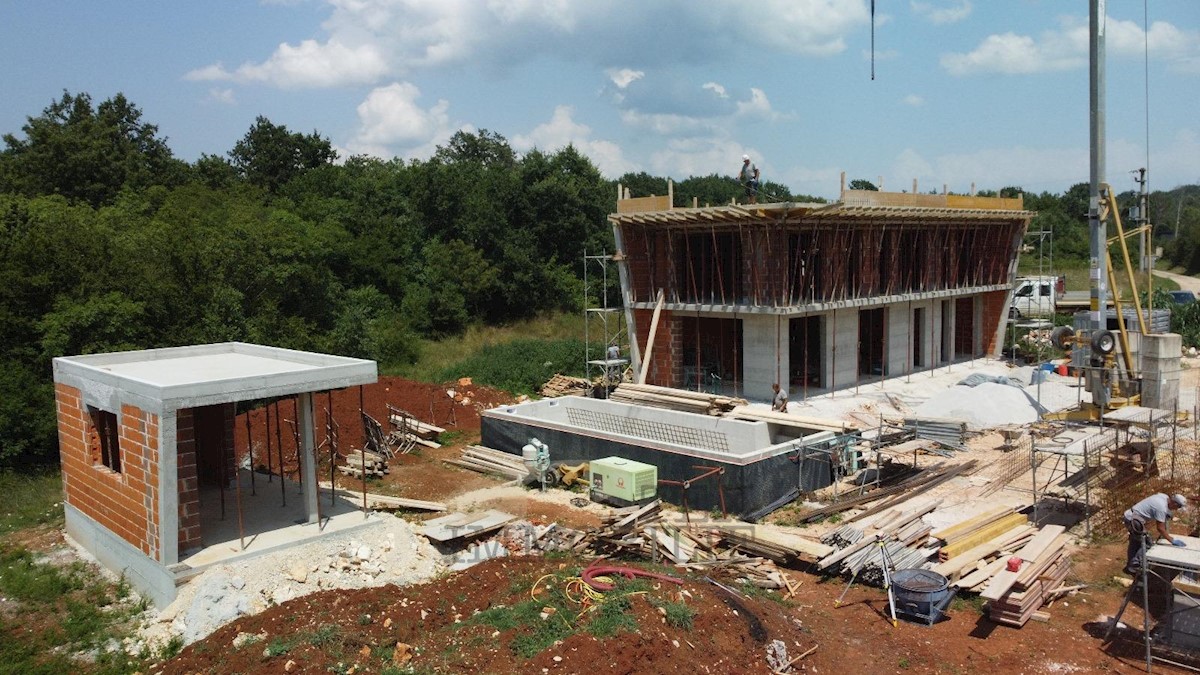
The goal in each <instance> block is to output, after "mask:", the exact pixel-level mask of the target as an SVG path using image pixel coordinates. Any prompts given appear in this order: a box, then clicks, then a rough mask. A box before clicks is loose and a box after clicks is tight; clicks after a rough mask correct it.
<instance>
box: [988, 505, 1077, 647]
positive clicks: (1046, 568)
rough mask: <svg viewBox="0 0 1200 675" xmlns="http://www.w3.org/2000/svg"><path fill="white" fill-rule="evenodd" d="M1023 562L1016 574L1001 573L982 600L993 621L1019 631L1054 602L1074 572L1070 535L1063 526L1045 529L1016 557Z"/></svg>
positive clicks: (1016, 554)
mask: <svg viewBox="0 0 1200 675" xmlns="http://www.w3.org/2000/svg"><path fill="white" fill-rule="evenodd" d="M1013 557H1015V558H1020V559H1021V564H1020V567H1019V568H1018V570H1017V571H1015V572H1010V571H1009V570H1008V569H1007V568H1005V569H1002V570H1001V571H999V572H997V573H996V574H995V575H994V576H993V577H992V578H991V579H990V580H989V581H988V583H987V586H986V587H984V589H983V592H981V593H980V597H983V598H985V599H987V600H988V601H989V602H988V616H989V618H991V620H992V621H995V622H997V623H1003V624H1007V625H1010V626H1017V627H1018V628H1019V627H1021V626H1024V625H1025V624H1026V623H1027V622H1028V621H1029V619H1030V618H1032V617H1033V615H1034V614H1035V613H1036V612H1038V611H1039V610H1040V609H1041V608H1042V606H1043V605H1045V604H1046V602H1048V601H1049V600H1051V599H1053V598H1054V597H1055V596H1056V595H1057V594H1058V593H1059V589H1060V588H1061V587H1062V584H1063V581H1065V580H1066V578H1067V574H1068V573H1069V572H1070V571H1071V559H1070V557H1069V555H1068V553H1067V535H1066V534H1064V533H1063V528H1062V526H1060V525H1048V526H1046V527H1044V528H1042V529H1041V531H1040V532H1038V533H1037V534H1036V535H1035V536H1034V537H1033V538H1032V539H1030V540H1029V543H1027V544H1025V545H1024V546H1023V547H1021V549H1020V550H1018V551H1017V552H1016V553H1015V554H1014V556H1013Z"/></svg>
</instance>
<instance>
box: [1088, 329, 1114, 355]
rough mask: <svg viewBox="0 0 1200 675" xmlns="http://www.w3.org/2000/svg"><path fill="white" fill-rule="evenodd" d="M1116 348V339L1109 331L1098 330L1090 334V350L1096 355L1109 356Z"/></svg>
mask: <svg viewBox="0 0 1200 675" xmlns="http://www.w3.org/2000/svg"><path fill="white" fill-rule="evenodd" d="M1116 348H1117V337H1116V336H1115V335H1113V332H1112V331H1111V330H1098V331H1096V332H1095V333H1092V350H1093V351H1095V352H1096V353H1098V354H1105V355H1107V354H1111V353H1112V351H1113V350H1114V349H1116Z"/></svg>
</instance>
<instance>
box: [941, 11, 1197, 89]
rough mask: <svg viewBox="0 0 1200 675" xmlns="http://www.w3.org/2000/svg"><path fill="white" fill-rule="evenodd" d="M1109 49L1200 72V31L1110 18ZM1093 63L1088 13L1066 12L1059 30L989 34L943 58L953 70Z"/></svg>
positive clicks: (1008, 70) (1016, 70)
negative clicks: (1147, 27)
mask: <svg viewBox="0 0 1200 675" xmlns="http://www.w3.org/2000/svg"><path fill="white" fill-rule="evenodd" d="M1105 31H1106V32H1105V50H1106V52H1107V54H1108V56H1109V57H1110V58H1111V57H1132V58H1140V57H1142V56H1143V55H1144V53H1145V51H1146V49H1147V48H1148V49H1149V53H1150V56H1151V58H1154V59H1161V60H1164V61H1166V62H1167V63H1168V64H1170V65H1171V67H1172V68H1173V69H1174V70H1177V71H1180V72H1187V73H1200V31H1183V30H1180V29H1179V28H1177V27H1175V26H1173V25H1171V24H1169V23H1166V22H1163V21H1156V22H1154V23H1152V24H1151V25H1150V30H1149V31H1143V30H1142V27H1141V26H1140V25H1138V24H1137V23H1136V22H1133V21H1121V20H1116V19H1112V18H1109V19H1108V21H1107V22H1106V23H1105ZM1087 62H1088V24H1087V19H1086V18H1080V17H1064V18H1063V19H1061V25H1060V27H1059V28H1058V29H1056V30H1048V31H1045V32H1043V33H1042V34H1041V35H1040V36H1038V37H1037V38H1036V39H1035V38H1033V37H1030V36H1028V35H1017V34H1016V33H1011V32H1010V33H1004V34H1000V35H989V36H988V37H986V38H984V40H983V42H981V43H980V44H979V46H978V47H976V48H975V49H973V50H972V51H970V52H967V53H965V54H963V53H950V54H943V55H942V57H941V64H942V67H943V68H945V69H946V71H947V72H949V73H950V74H951V75H960V76H961V75H974V74H980V73H1002V74H1006V75H1014V74H1028V73H1040V72H1050V71H1059V70H1068V69H1073V68H1082V67H1084V66H1086V65H1087Z"/></svg>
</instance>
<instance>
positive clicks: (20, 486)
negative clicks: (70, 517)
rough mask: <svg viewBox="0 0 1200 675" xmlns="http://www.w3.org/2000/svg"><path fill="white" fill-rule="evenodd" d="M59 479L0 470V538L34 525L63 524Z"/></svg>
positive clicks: (49, 474)
mask: <svg viewBox="0 0 1200 675" xmlns="http://www.w3.org/2000/svg"><path fill="white" fill-rule="evenodd" d="M62 494H63V493H62V476H61V475H60V474H59V473H58V471H57V470H55V471H47V472H43V473H36V474H20V473H15V472H12V471H3V470H0V537H2V536H3V535H5V534H8V533H10V532H16V531H17V530H23V529H25V528H28V527H33V526H36V525H53V526H55V527H58V526H61V525H62V523H63V507H62V500H63V496H62Z"/></svg>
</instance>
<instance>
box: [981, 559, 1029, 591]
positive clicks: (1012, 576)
mask: <svg viewBox="0 0 1200 675" xmlns="http://www.w3.org/2000/svg"><path fill="white" fill-rule="evenodd" d="M1006 562H1007V561H1006ZM1018 574H1019V572H1010V571H1008V570H1007V569H1004V570H1000V571H999V572H997V573H996V575H995V576H993V577H992V580H991V581H989V582H988V583H987V586H985V587H984V589H983V592H982V593H980V594H979V597H981V598H985V599H987V600H999V599H1000V596H1002V595H1004V594H1005V593H1007V592H1008V589H1010V588H1012V586H1013V584H1015V583H1017V575H1018Z"/></svg>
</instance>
